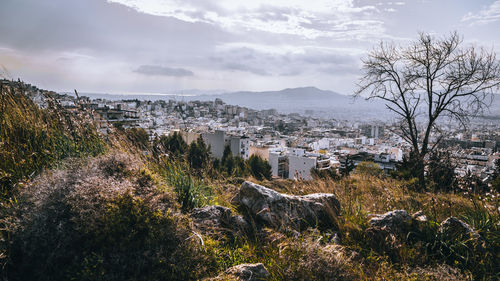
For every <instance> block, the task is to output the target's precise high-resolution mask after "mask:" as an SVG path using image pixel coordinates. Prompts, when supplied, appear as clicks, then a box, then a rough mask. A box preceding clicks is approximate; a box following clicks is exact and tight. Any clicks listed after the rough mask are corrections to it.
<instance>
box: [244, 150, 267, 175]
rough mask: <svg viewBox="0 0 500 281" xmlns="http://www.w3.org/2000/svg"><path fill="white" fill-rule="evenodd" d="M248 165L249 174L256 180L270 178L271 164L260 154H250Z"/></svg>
mask: <svg viewBox="0 0 500 281" xmlns="http://www.w3.org/2000/svg"><path fill="white" fill-rule="evenodd" d="M247 163H248V167H249V169H250V174H251V175H252V176H253V177H254V178H256V179H257V180H263V179H267V180H271V176H272V172H271V165H270V164H269V162H267V161H266V160H264V159H262V158H261V157H260V156H257V155H252V156H250V158H249V159H248V162H247Z"/></svg>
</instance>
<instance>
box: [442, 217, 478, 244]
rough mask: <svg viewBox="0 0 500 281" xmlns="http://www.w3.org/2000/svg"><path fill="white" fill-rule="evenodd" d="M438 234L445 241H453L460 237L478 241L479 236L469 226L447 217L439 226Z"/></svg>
mask: <svg viewBox="0 0 500 281" xmlns="http://www.w3.org/2000/svg"><path fill="white" fill-rule="evenodd" d="M438 232H439V233H440V234H441V235H443V237H444V238H445V239H455V238H460V237H467V236H468V237H472V238H475V239H479V238H480V235H479V233H477V232H476V231H475V230H474V229H473V228H472V227H471V226H470V225H468V224H467V223H465V222H463V221H461V220H459V219H457V218H455V217H449V218H447V219H446V220H444V221H443V222H442V223H441V224H440V225H439V229H438Z"/></svg>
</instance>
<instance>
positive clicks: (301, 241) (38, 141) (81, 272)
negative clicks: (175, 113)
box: [0, 84, 500, 281]
mask: <svg viewBox="0 0 500 281" xmlns="http://www.w3.org/2000/svg"><path fill="white" fill-rule="evenodd" d="M323 94H327V93H320V92H318V93H317V95H323ZM47 95H50V93H47ZM291 95H293V91H291ZM0 100H1V102H2V104H1V105H2V109H3V110H2V114H1V115H0V118H1V119H0V124H1V125H2V127H1V128H2V130H4V131H3V133H2V134H0V137H1V139H0V147H1V149H2V150H1V151H2V154H0V157H3V158H1V160H2V162H1V163H2V166H0V175H1V177H2V179H4V178H6V175H7V176H8V177H7V178H8V181H2V182H0V183H1V184H2V187H5V188H4V190H7V188H8V191H9V192H6V193H5V192H4V193H3V194H2V196H1V197H0V200H1V201H0V203H1V204H0V224H1V226H2V227H1V228H0V265H1V268H2V271H1V273H0V274H1V278H2V280H248V281H250V280H439V281H444V280H498V279H499V278H500V270H499V268H500V213H499V212H500V209H499V206H500V200H499V197H498V193H490V192H488V193H484V192H483V193H481V192H478V191H476V190H473V189H472V188H471V189H470V190H467V191H465V190H452V191H448V192H445V191H440V190H439V189H429V190H426V191H424V192H419V191H416V190H415V189H414V188H413V184H414V183H415V179H403V178H402V177H400V176H398V175H397V174H395V175H392V176H391V175H385V174H383V173H382V171H381V170H380V169H378V168H376V167H374V166H370V165H369V164H367V165H364V166H363V165H361V166H358V167H361V168H357V169H356V170H355V171H354V172H353V173H352V174H350V175H347V176H344V177H340V176H338V175H336V174H332V175H326V176H322V177H321V176H318V177H317V178H316V179H314V180H310V181H292V180H278V179H271V178H270V177H269V176H268V175H267V174H266V173H265V171H268V170H269V169H270V167H269V166H266V165H265V163H262V161H261V160H259V159H255V158H254V159H253V160H243V159H241V158H237V157H232V156H231V155H232V154H231V153H229V154H227V155H226V157H223V159H221V160H220V161H213V160H212V159H210V157H209V154H208V149H207V147H206V146H205V144H204V143H203V141H202V139H199V140H198V141H196V142H193V143H192V144H190V145H189V146H188V145H187V144H186V143H183V141H182V138H181V137H180V136H179V135H176V134H173V135H172V136H168V137H166V136H165V137H160V138H157V139H154V140H153V141H150V140H149V137H148V135H147V134H146V133H145V131H144V130H141V129H128V130H118V129H117V130H112V131H111V132H110V133H109V134H108V135H107V136H103V135H100V134H98V133H97V131H96V129H95V127H94V126H93V121H92V120H91V119H89V118H85V115H84V116H80V115H77V114H71V112H69V111H66V110H65V109H64V108H62V107H57V106H55V105H54V106H53V107H49V108H47V109H40V108H38V107H36V106H35V105H34V104H33V103H32V102H31V101H30V100H29V99H28V98H27V97H26V92H25V91H24V88H23V87H22V85H18V84H16V85H14V86H13V85H7V86H3V88H2V91H1V99H0ZM23 117H24V118H23ZM56 117H61V118H56ZM62 117H64V118H62ZM61 120H64V122H63V121H61ZM6 124H8V126H6ZM77 124H78V126H77ZM5 128H7V129H5ZM83 129H85V130H83ZM26 148H29V149H30V150H28V151H27V152H29V153H19V154H17V153H16V154H13V155H15V156H16V157H17V158H15V159H14V160H15V161H9V162H5V160H6V159H11V158H12V157H13V155H11V154H10V151H11V150H12V151H15V149H18V150H19V151H22V150H23V149H26ZM7 149H9V151H7ZM6 152H7V153H6ZM62 152H64V153H62ZM42 156H43V157H42ZM47 159H48V160H50V161H48V160H47ZM41 160H43V161H41ZM46 160H47V161H46ZM24 163H30V165H25V164H24ZM18 170H19V171H21V173H19V174H12V171H18ZM12 175H16V177H13V176H12Z"/></svg>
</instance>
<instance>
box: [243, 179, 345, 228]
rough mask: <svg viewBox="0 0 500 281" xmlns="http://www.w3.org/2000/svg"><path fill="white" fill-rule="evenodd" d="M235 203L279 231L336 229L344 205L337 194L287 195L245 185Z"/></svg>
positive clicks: (250, 183) (256, 220)
mask: <svg viewBox="0 0 500 281" xmlns="http://www.w3.org/2000/svg"><path fill="white" fill-rule="evenodd" d="M234 203H236V204H238V205H240V206H241V207H243V208H245V210H246V211H247V212H248V214H249V215H251V217H252V218H253V219H254V220H255V222H256V223H257V224H258V225H263V226H267V227H272V228H275V229H281V228H291V229H294V230H299V231H300V230H303V229H306V228H307V227H310V226H312V227H316V226H318V227H320V228H336V226H337V225H336V217H337V215H338V214H339V211H340V203H339V201H338V200H337V198H336V197H335V195H333V194H328V193H316V194H309V195H305V196H295V195H287V194H282V193H279V192H276V191H274V190H272V189H269V188H266V187H264V186H261V185H258V184H255V183H252V182H248V181H246V182H244V183H243V184H242V185H241V188H240V190H239V193H238V194H237V195H236V197H235V198H234Z"/></svg>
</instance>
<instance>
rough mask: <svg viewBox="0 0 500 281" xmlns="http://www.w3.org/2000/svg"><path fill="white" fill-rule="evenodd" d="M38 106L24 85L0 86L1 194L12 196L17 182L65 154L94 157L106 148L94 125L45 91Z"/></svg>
mask: <svg viewBox="0 0 500 281" xmlns="http://www.w3.org/2000/svg"><path fill="white" fill-rule="evenodd" d="M44 94H45V95H46V97H47V101H48V105H49V106H48V108H47V109H41V108H39V107H38V106H37V105H36V104H35V103H34V102H33V101H32V100H31V99H30V98H29V97H28V96H27V95H26V88H25V85H24V84H22V83H10V84H7V85H1V87H0V197H1V198H7V197H10V196H11V195H12V192H13V189H14V187H15V186H16V184H17V183H18V182H19V181H22V180H27V179H29V178H31V177H33V176H34V175H36V174H38V173H39V172H40V171H41V170H43V169H44V168H47V167H49V166H51V165H52V164H54V163H56V162H57V161H59V160H62V159H64V158H67V157H81V156H86V155H92V156H95V155H97V154H100V153H102V152H103V151H104V150H105V147H106V146H105V144H104V142H103V141H102V140H101V139H100V137H99V135H98V133H97V131H96V129H95V127H94V126H93V124H92V123H91V122H90V120H88V118H86V117H85V116H84V115H83V114H82V113H80V114H78V113H73V112H69V111H67V110H65V109H64V108H62V106H60V104H59V103H58V102H57V101H56V100H55V99H54V98H52V97H51V94H50V93H45V92H44Z"/></svg>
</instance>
